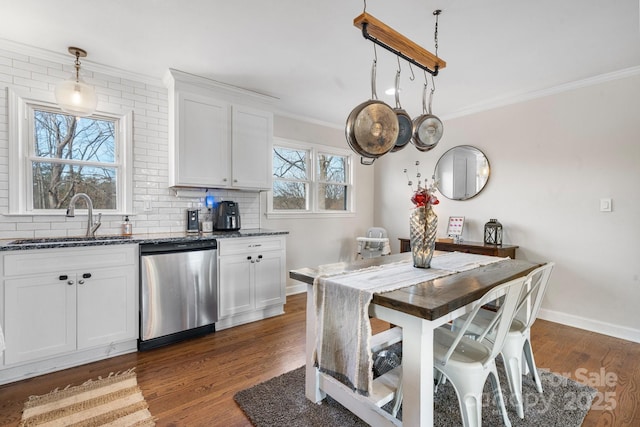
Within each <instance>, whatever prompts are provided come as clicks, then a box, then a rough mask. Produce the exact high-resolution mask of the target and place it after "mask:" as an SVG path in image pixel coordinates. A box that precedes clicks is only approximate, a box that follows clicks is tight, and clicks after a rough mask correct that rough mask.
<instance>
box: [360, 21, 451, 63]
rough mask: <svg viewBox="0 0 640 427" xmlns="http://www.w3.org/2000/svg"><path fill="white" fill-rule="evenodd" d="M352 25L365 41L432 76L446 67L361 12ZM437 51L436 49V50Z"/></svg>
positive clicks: (398, 34)
mask: <svg viewBox="0 0 640 427" xmlns="http://www.w3.org/2000/svg"><path fill="white" fill-rule="evenodd" d="M353 25H354V26H355V27H358V28H360V29H361V30H362V35H363V37H364V38H365V39H367V40H371V41H372V42H374V43H375V44H377V45H378V46H381V47H383V48H384V49H386V50H388V51H390V52H392V53H393V54H395V55H397V56H399V57H400V58H402V59H404V60H406V61H408V62H409V63H411V64H413V65H415V66H416V67H418V68H420V69H422V70H424V71H426V72H427V73H429V74H431V75H432V76H437V75H438V72H439V71H440V70H441V69H443V68H444V67H446V66H447V63H446V62H445V61H444V60H442V59H440V58H438V57H437V56H436V55H434V54H433V53H431V52H429V51H428V50H426V49H424V48H423V47H421V46H419V45H417V44H416V43H414V42H413V41H411V40H410V39H408V38H407V37H405V36H403V35H402V34H400V33H399V32H397V31H396V30H394V29H393V28H391V27H389V26H388V25H387V24H385V23H384V22H382V21H380V20H378V19H376V18H375V17H373V16H372V15H370V14H368V13H367V12H363V13H362V14H360V15H359V16H357V17H356V18H355V19H354V20H353ZM436 51H437V49H436Z"/></svg>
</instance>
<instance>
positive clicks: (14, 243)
mask: <svg viewBox="0 0 640 427" xmlns="http://www.w3.org/2000/svg"><path fill="white" fill-rule="evenodd" d="M283 234H289V232H288V231H283V230H269V229H266V228H248V229H244V230H238V231H214V232H213V233H186V232H181V233H149V234H145V233H142V234H133V235H131V236H120V235H103V236H101V235H99V234H98V235H97V236H96V237H95V238H88V237H82V236H75V237H63V236H61V237H43V238H24V239H0V251H19V250H28V249H52V248H72V247H78V246H106V245H126V244H137V243H164V242H185V241H194V240H213V239H232V238H238V237H257V236H275V235H283Z"/></svg>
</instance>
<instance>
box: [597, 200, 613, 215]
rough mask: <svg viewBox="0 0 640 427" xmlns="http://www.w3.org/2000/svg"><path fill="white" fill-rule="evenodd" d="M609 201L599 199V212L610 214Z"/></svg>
mask: <svg viewBox="0 0 640 427" xmlns="http://www.w3.org/2000/svg"><path fill="white" fill-rule="evenodd" d="M611 210H612V206H611V199H600V212H611Z"/></svg>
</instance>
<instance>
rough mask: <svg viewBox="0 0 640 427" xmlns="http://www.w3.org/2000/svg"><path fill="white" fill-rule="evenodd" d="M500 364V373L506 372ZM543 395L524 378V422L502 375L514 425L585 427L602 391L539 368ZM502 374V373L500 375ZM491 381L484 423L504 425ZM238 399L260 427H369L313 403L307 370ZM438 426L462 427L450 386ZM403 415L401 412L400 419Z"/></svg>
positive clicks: (440, 401) (328, 404)
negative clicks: (306, 384) (307, 388)
mask: <svg viewBox="0 0 640 427" xmlns="http://www.w3.org/2000/svg"><path fill="white" fill-rule="evenodd" d="M500 365H501V363H498V369H499V370H500V368H501V366H500ZM539 373H540V378H541V380H542V387H543V389H544V393H543V394H538V392H537V391H536V388H535V384H534V383H533V381H532V380H531V379H530V377H529V376H526V377H523V378H522V380H523V385H522V394H523V400H524V409H525V417H524V420H521V419H520V418H519V417H518V415H517V414H516V412H515V410H514V409H513V407H512V405H510V404H509V398H510V393H509V387H508V385H507V384H506V382H505V381H506V379H505V375H504V373H503V375H501V376H500V381H501V387H502V393H503V396H504V398H505V404H506V406H507V411H508V412H509V418H510V420H511V423H512V425H513V426H514V427H515V426H536V427H537V426H563V427H572V426H576V427H577V426H580V425H581V424H582V421H583V420H584V417H585V416H586V415H587V412H588V411H589V408H590V407H591V402H592V401H593V398H594V397H595V395H596V393H597V391H596V390H595V389H593V388H591V387H588V386H585V385H582V384H579V383H577V382H575V381H573V380H570V379H567V378H565V377H562V376H558V375H555V374H553V373H550V372H547V371H543V370H539ZM499 374H500V372H499ZM488 384H489V382H488V381H487V385H486V387H485V390H484V395H483V405H482V425H484V426H501V425H504V424H503V423H502V418H501V417H500V412H499V410H498V408H497V407H496V405H495V403H494V402H493V397H492V394H491V392H490V387H489V385H488ZM234 399H235V401H236V402H237V403H238V405H239V406H240V408H242V410H243V411H244V413H245V414H246V415H247V417H248V418H249V419H250V420H251V422H252V424H253V425H254V426H256V427H267V426H273V427H281V426H288V427H312V426H318V427H320V426H322V427H324V426H367V424H366V423H365V422H364V421H362V420H360V419H359V418H358V417H356V416H355V415H353V414H352V413H351V412H349V411H348V410H347V409H345V408H344V407H343V406H342V405H340V404H339V403H338V402H336V401H335V400H333V399H331V397H327V398H326V399H324V400H323V401H322V404H314V403H311V401H309V400H308V399H307V398H306V397H305V395H304V366H302V367H300V368H298V369H295V370H293V371H291V372H287V373H286V374H283V375H280V376H279V377H276V378H272V379H270V380H268V381H266V382H264V383H262V384H258V385H256V386H254V387H251V388H249V389H247V390H243V391H241V392H239V393H237V394H236V395H235V396H234ZM434 408H435V414H434V425H435V426H442V427H450V426H459V425H462V420H461V418H460V410H459V409H458V398H457V396H456V394H455V390H454V389H453V387H452V386H451V383H450V382H449V381H447V382H446V383H445V384H444V385H441V386H440V387H438V392H437V394H436V395H435V401H434ZM401 416H402V414H399V416H398V417H399V418H401Z"/></svg>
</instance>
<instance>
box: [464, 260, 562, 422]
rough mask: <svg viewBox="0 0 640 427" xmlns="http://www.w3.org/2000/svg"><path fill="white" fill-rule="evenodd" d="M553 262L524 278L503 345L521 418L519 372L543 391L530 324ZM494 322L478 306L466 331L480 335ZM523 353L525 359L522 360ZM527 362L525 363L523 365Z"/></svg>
mask: <svg viewBox="0 0 640 427" xmlns="http://www.w3.org/2000/svg"><path fill="white" fill-rule="evenodd" d="M554 265H555V264H554V263H553V262H549V263H547V264H545V265H543V266H542V267H538V268H536V269H535V270H533V271H532V272H531V273H529V275H528V276H527V278H526V281H525V289H526V292H525V293H523V294H522V295H521V299H520V301H519V302H518V306H517V308H516V313H515V317H514V319H513V322H512V323H511V327H510V328H509V332H508V334H507V336H506V338H505V342H504V345H503V347H502V351H501V354H502V360H503V361H504V365H505V372H506V375H507V380H508V383H509V390H510V391H511V394H512V395H513V398H512V399H511V401H512V402H513V404H514V406H515V408H516V412H517V413H518V416H519V417H520V418H524V405H523V397H522V375H523V372H524V373H526V371H527V370H528V371H529V373H531V376H532V379H533V381H534V382H535V384H536V389H537V391H538V393H542V383H541V382H540V376H539V375H538V369H537V368H536V364H535V360H534V357H533V350H532V348H531V325H533V323H534V322H535V320H536V318H537V316H538V311H539V310H540V305H541V304H542V299H543V298H544V295H545V292H546V290H547V287H548V284H549V276H550V275H551V270H552V269H553V267H554ZM466 320H467V316H463V317H461V318H458V319H456V320H455V321H454V322H453V328H452V329H453V330H457V329H458V328H462V327H463V324H464V322H465V321H466ZM495 322H496V313H495V312H493V311H491V310H487V309H484V308H483V309H480V310H479V311H478V313H477V315H476V316H475V319H473V321H472V323H471V324H470V325H468V327H467V328H466V333H467V334H470V335H473V336H476V337H480V336H481V335H482V334H483V332H484V331H486V330H487V328H489V329H491V325H493V324H495ZM482 338H484V339H485V340H486V341H493V340H494V339H495V338H494V333H493V332H489V333H488V334H486V336H483V337H482ZM523 356H524V360H523ZM525 363H526V364H525Z"/></svg>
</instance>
